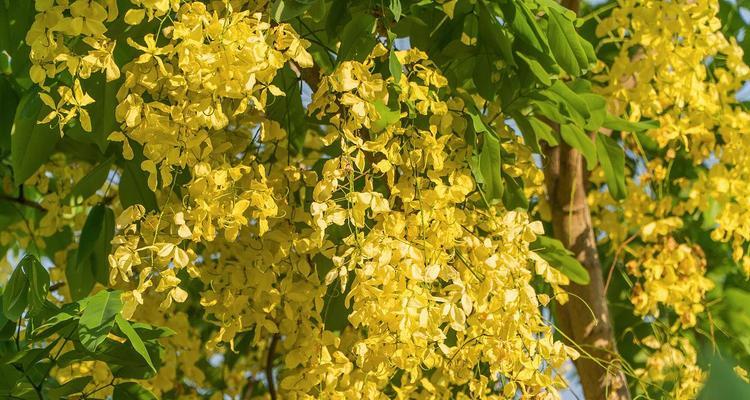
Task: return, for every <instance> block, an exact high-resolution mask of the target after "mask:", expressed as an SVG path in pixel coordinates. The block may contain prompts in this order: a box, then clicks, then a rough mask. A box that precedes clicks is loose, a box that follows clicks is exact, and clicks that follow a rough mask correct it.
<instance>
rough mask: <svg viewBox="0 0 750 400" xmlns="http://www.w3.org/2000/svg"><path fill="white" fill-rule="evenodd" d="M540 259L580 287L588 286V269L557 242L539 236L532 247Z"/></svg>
mask: <svg viewBox="0 0 750 400" xmlns="http://www.w3.org/2000/svg"><path fill="white" fill-rule="evenodd" d="M529 247H530V249H531V250H533V251H534V252H535V253H536V254H537V255H539V257H542V259H544V260H545V261H547V262H548V263H549V264H550V266H552V268H555V269H557V270H559V271H560V272H562V273H563V274H565V276H567V277H568V278H570V280H571V281H573V282H575V283H577V284H579V285H588V283H589V281H590V280H591V278H590V277H589V273H588V271H586V268H584V267H583V265H581V263H580V262H578V260H576V259H575V258H574V257H573V255H572V254H573V253H571V252H570V251H569V250H568V249H566V248H565V246H563V244H562V243H561V242H560V241H559V240H557V239H553V238H550V237H547V236H537V238H536V240H535V241H534V243H532V244H531V245H530V246H529Z"/></svg>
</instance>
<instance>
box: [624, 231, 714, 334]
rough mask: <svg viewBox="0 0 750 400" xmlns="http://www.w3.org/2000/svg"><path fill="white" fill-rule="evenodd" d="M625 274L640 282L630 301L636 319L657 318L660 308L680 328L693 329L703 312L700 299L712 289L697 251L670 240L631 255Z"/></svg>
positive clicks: (703, 262)
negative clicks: (676, 320) (674, 318)
mask: <svg viewBox="0 0 750 400" xmlns="http://www.w3.org/2000/svg"><path fill="white" fill-rule="evenodd" d="M627 266H628V273H629V274H630V275H633V276H634V277H636V278H638V279H639V281H638V282H637V283H636V284H635V287H634V288H633V297H632V299H631V300H632V301H633V304H634V305H635V312H636V314H638V315H652V316H654V317H658V316H659V305H661V304H663V305H666V306H668V307H670V308H671V309H672V310H674V312H675V313H676V314H677V316H678V317H679V318H680V323H681V325H682V326H683V327H692V326H695V323H696V315H697V314H700V313H702V312H703V310H704V306H703V304H702V301H703V298H704V297H705V294H706V292H707V291H708V290H710V289H712V288H713V287H714V284H713V282H712V281H711V280H710V279H708V278H706V277H705V276H704V274H705V271H706V260H705V258H704V257H703V253H702V251H701V249H700V247H697V246H689V245H687V244H684V243H677V241H675V240H674V239H673V238H672V237H667V238H664V239H661V240H660V241H659V242H657V243H649V244H648V245H646V246H644V247H643V248H639V249H635V250H634V251H633V259H632V260H631V261H630V262H628V265H627Z"/></svg>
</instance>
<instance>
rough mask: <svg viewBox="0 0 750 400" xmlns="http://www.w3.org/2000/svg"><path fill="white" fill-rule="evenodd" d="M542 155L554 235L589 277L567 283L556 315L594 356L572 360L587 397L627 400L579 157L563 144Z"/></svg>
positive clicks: (627, 393)
mask: <svg viewBox="0 0 750 400" xmlns="http://www.w3.org/2000/svg"><path fill="white" fill-rule="evenodd" d="M546 156H547V166H546V168H545V178H546V181H547V191H548V195H549V201H550V206H551V209H552V224H553V229H554V236H555V237H556V238H557V239H558V240H560V241H561V242H562V243H563V244H564V245H565V247H566V248H568V249H569V250H570V251H572V252H573V254H575V257H576V258H577V259H578V261H580V262H581V264H583V266H584V267H585V268H586V270H587V271H588V273H589V276H590V277H591V282H590V283H589V284H588V285H577V284H575V283H571V285H570V286H569V287H568V290H569V292H570V293H572V294H573V296H571V298H570V300H569V301H568V303H567V304H565V305H562V306H558V307H557V309H556V310H555V319H556V321H557V323H558V326H559V327H560V329H562V331H563V332H564V333H565V335H566V336H568V337H569V338H570V339H571V340H572V341H573V342H574V343H575V344H576V345H577V346H580V347H581V348H582V349H583V350H584V351H585V352H586V353H588V355H590V356H591V357H592V358H593V359H590V358H588V357H587V356H586V355H584V356H582V357H581V358H579V359H578V360H576V361H575V365H576V369H577V370H578V375H579V377H580V381H581V386H582V387H583V393H584V395H585V397H586V399H587V400H604V399H608V400H614V399H617V400H629V399H630V393H629V391H628V387H627V381H626V380H625V375H624V374H623V372H622V370H621V369H620V368H619V367H620V365H619V363H618V356H617V354H618V353H617V344H616V342H615V337H614V332H613V328H612V320H611V319H610V316H609V308H608V306H607V296H606V293H605V291H604V280H603V277H602V268H601V265H600V263H599V255H598V253H597V250H596V238H595V236H594V229H593V226H592V224H591V214H590V212H589V207H588V204H587V203H586V179H585V173H586V170H585V169H584V160H583V157H582V156H581V153H580V152H579V151H577V150H575V149H572V148H571V147H570V146H568V145H567V144H564V143H563V144H561V145H559V146H557V147H554V148H548V149H546ZM592 311H593V315H592Z"/></svg>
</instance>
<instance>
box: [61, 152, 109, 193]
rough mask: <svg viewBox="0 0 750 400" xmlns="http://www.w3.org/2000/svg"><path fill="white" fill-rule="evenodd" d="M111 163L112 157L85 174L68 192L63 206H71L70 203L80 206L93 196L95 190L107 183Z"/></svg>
mask: <svg viewBox="0 0 750 400" xmlns="http://www.w3.org/2000/svg"><path fill="white" fill-rule="evenodd" d="M113 161H114V158H113V157H109V158H107V159H106V160H104V161H102V162H101V164H99V165H97V166H96V167H94V169H92V170H91V171H90V172H89V173H88V174H86V176H84V177H83V178H81V180H80V181H78V182H77V183H76V184H75V186H73V189H71V190H70V194H68V196H67V197H65V200H64V202H65V204H71V202H72V203H73V204H80V203H82V202H83V201H84V200H86V199H88V198H89V197H91V196H92V195H94V193H96V191H97V190H99V189H101V187H102V186H103V185H104V182H106V181H107V177H108V176H109V173H110V170H111V168H112V162H113Z"/></svg>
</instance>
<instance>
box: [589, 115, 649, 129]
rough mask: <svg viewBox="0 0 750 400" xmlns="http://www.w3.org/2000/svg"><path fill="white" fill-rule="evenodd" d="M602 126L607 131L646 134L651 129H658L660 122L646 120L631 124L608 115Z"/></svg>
mask: <svg viewBox="0 0 750 400" xmlns="http://www.w3.org/2000/svg"><path fill="white" fill-rule="evenodd" d="M602 126H603V127H605V128H607V129H612V130H614V131H619V132H645V131H647V130H650V129H655V128H658V127H659V121H655V120H645V121H639V122H631V121H627V120H624V119H622V118H620V117H616V116H614V115H609V114H607V116H606V118H604V123H603V124H602Z"/></svg>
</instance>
